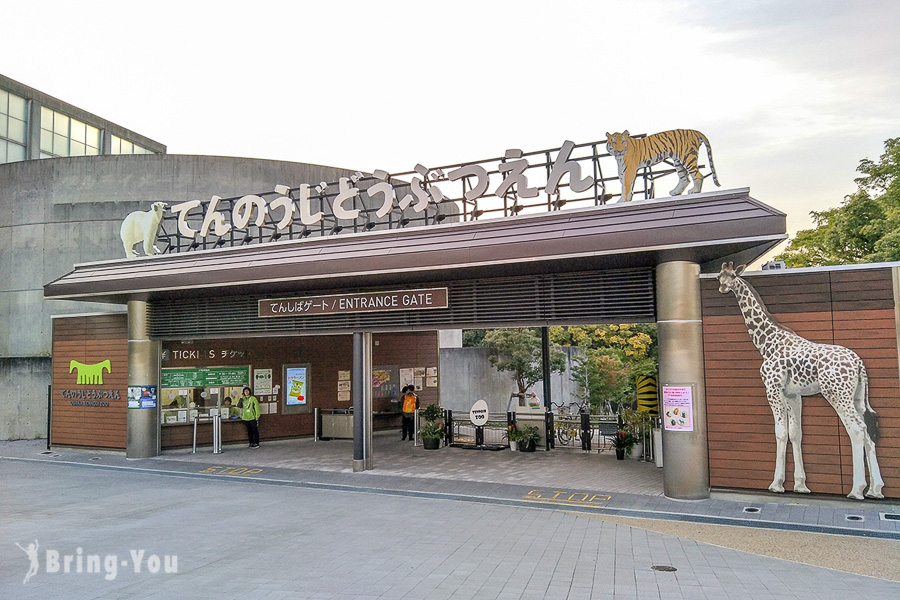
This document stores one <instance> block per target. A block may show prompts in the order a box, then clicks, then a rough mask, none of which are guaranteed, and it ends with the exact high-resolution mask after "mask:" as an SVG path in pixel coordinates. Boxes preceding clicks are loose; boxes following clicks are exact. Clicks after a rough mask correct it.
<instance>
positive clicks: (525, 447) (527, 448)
mask: <svg viewBox="0 0 900 600" xmlns="http://www.w3.org/2000/svg"><path fill="white" fill-rule="evenodd" d="M536 448H537V443H536V442H535V441H534V440H531V441H530V442H519V452H534V451H535V449H536Z"/></svg>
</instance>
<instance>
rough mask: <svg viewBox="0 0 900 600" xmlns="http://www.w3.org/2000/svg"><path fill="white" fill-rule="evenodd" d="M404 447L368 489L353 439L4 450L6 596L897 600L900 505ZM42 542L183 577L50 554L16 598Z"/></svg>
mask: <svg viewBox="0 0 900 600" xmlns="http://www.w3.org/2000/svg"><path fill="white" fill-rule="evenodd" d="M394 437H396V436H388V435H386V434H380V435H378V436H376V440H375V447H374V456H375V463H376V469H375V470H373V471H369V472H365V473H352V472H351V464H352V463H351V456H352V447H351V444H350V443H349V442H345V441H331V442H313V441H311V440H299V441H289V442H271V443H267V444H264V445H263V447H262V448H260V449H252V450H251V449H248V448H244V447H238V446H230V447H226V448H225V451H224V452H223V453H221V454H217V455H214V454H212V453H211V452H210V449H209V448H208V447H207V448H204V449H202V451H200V452H199V453H198V454H191V453H190V452H189V451H177V452H170V453H166V454H164V455H163V456H161V457H158V458H153V459H146V460H137V461H128V460H125V458H124V456H123V455H122V454H120V453H110V452H91V451H81V450H61V449H57V450H54V451H53V452H51V453H49V454H44V452H46V450H45V447H44V446H43V445H42V442H40V441H35V442H12V443H10V442H6V443H0V470H2V473H3V489H2V491H0V530H2V531H3V536H2V537H3V539H5V540H8V542H7V543H4V542H2V541H0V565H2V566H3V569H2V574H0V598H7V597H10V598H30V597H34V598H37V597H42V598H45V597H66V598H106V597H109V598H127V597H160V598H162V597H166V598H171V597H185V596H192V597H199V598H205V597H236V596H245V597H253V598H260V597H265V598H283V597H292V598H293V597H296V598H474V597H478V598H573V599H574V598H619V597H621V598H645V597H647V598H754V599H756V598H816V600H821V599H824V598H840V599H841V600H846V599H850V598H857V597H858V598H863V597H865V598H881V597H885V598H886V597H900V583H896V581H900V524H898V522H897V521H892V520H883V519H882V518H881V514H882V513H885V514H897V513H900V506H898V505H896V504H892V503H887V502H870V501H867V502H851V501H849V500H839V499H833V498H816V497H802V496H794V495H787V496H774V495H768V494H767V495H765V496H760V495H745V496H730V497H719V495H718V494H717V495H716V497H714V498H712V499H710V500H705V501H699V502H679V501H673V500H669V499H666V498H665V497H663V496H662V480H661V477H662V474H661V469H657V468H656V467H655V466H654V465H653V464H651V463H644V462H640V461H637V460H633V459H632V460H625V461H616V460H615V457H614V456H610V455H609V453H597V452H594V453H590V454H585V453H581V452H580V451H558V452H550V453H546V452H542V451H538V452H536V453H533V454H530V453H528V454H526V453H514V452H509V451H499V452H485V451H477V450H464V449H456V448H443V449H441V450H439V451H425V450H423V449H422V448H421V446H419V447H415V446H413V444H411V443H409V442H400V441H399V440H395V439H394ZM748 507H749V508H751V509H759V512H745V510H746V509H747V508H748ZM536 509H540V510H536ZM248 515H249V516H248ZM636 517H637V518H636ZM847 517H860V518H861V519H862V520H847ZM724 525H729V526H724ZM813 532H820V533H813ZM823 534H827V535H823ZM32 539H38V540H40V544H41V548H44V549H54V548H55V549H56V550H57V551H58V552H59V553H60V554H61V555H62V556H65V555H66V553H69V554H72V555H75V557H76V558H77V550H76V548H77V547H82V548H83V549H84V550H83V552H84V554H88V553H100V554H103V555H104V557H105V555H106V554H109V553H112V554H116V555H118V556H119V559H121V558H122V557H123V556H128V555H129V553H130V551H131V550H133V549H138V550H139V549H141V548H143V549H145V550H146V551H147V554H148V555H149V554H150V553H156V554H157V555H158V556H160V557H162V556H163V555H164V554H177V555H178V557H179V570H178V574H177V575H174V574H170V575H166V576H165V577H164V576H163V574H162V573H159V574H157V575H156V576H154V577H152V578H148V576H149V574H148V573H146V572H143V573H140V574H136V573H134V572H133V568H132V566H131V565H129V566H128V568H127V569H123V572H122V573H119V574H117V577H116V578H115V580H114V581H107V579H106V578H103V579H102V581H101V580H100V578H98V577H96V576H93V575H92V576H91V577H88V576H87V573H80V574H79V573H74V572H73V573H70V574H68V575H67V574H64V573H62V572H58V573H50V572H47V570H46V566H47V565H45V563H44V558H45V557H44V556H41V564H40V569H39V572H38V574H36V575H35V576H34V578H33V580H32V581H31V582H29V584H27V585H24V586H23V585H22V583H21V581H22V578H23V577H24V576H25V572H26V570H27V566H28V562H27V560H26V556H25V554H24V553H23V552H22V551H21V550H20V549H19V548H17V547H16V546H15V545H14V544H12V543H11V542H19V543H20V544H22V545H23V546H25V545H26V543H28V542H29V540H32ZM741 550H746V551H741ZM765 555H772V556H778V557H782V558H790V559H792V560H793V561H797V562H791V561H785V560H779V559H778V558H772V557H770V556H765ZM73 560H74V559H73ZM132 562H134V561H132ZM804 562H806V563H810V564H803V563H804ZM812 565H822V566H828V567H832V569H826V568H822V566H812ZM654 566H657V567H668V566H671V567H674V568H675V569H677V571H674V572H667V571H657V570H653V569H652V567H654ZM833 569H839V570H833ZM843 571H855V572H857V573H863V574H868V575H874V576H876V577H879V578H880V579H879V578H875V577H863V576H860V575H854V574H850V573H847V572H843ZM79 575H80V576H81V577H79ZM890 580H893V581H890ZM148 584H149V585H150V587H149V588H148V587H147V585H148ZM147 590H151V593H147ZM7 592H9V594H7ZM153 594H156V595H153Z"/></svg>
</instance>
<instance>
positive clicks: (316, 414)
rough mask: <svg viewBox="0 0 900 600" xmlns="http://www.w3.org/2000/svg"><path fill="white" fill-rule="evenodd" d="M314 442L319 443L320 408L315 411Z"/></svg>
mask: <svg viewBox="0 0 900 600" xmlns="http://www.w3.org/2000/svg"><path fill="white" fill-rule="evenodd" d="M313 441H314V442H318V441H319V408H318V407H316V408H314V409H313Z"/></svg>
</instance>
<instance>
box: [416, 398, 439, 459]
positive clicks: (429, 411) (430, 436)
mask: <svg viewBox="0 0 900 600" xmlns="http://www.w3.org/2000/svg"><path fill="white" fill-rule="evenodd" d="M419 414H421V415H422V418H423V419H425V425H423V426H422V427H421V428H420V429H419V436H420V437H421V438H422V445H423V446H424V447H425V449H426V450H437V449H438V448H440V447H441V438H443V437H444V424H443V423H441V422H440V421H439V420H438V419H440V418H441V416H442V415H443V412H442V411H441V407H440V406H438V405H437V404H429V405H428V406H426V407H425V408H423V409H422V410H421V411H419Z"/></svg>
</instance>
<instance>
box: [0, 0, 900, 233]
mask: <svg viewBox="0 0 900 600" xmlns="http://www.w3.org/2000/svg"><path fill="white" fill-rule="evenodd" d="M0 14H2V16H3V22H2V24H0V40H2V46H3V52H2V53H0V73H3V74H4V75H6V76H7V77H10V78H12V79H15V80H17V81H19V82H21V83H24V84H25V85H28V86H31V87H33V88H36V89H38V90H41V91H42V92H45V93H47V94H50V95H52V96H55V97H57V98H60V99H61V100H64V101H66V102H68V103H70V104H74V105H76V106H78V107H79V108H82V109H84V110H87V111H89V112H92V113H94V114H96V115H98V116H100V117H103V118H105V119H108V120H110V121H113V122H115V123H117V124H119V125H121V126H123V127H126V128H128V129H131V130H132V131H136V132H138V133H141V134H143V135H145V136H147V137H149V138H151V139H154V140H156V141H158V142H161V143H163V144H165V145H166V146H167V147H168V152H169V153H170V154H202V155H217V156H241V157H251V158H266V159H276V160H287V161H296V162H305V163H314V164H320V165H328V166H335V167H343V168H347V169H358V170H361V171H365V172H372V171H373V170H375V169H384V170H386V171H388V172H395V173H396V172H403V171H410V170H412V169H413V168H414V166H415V165H416V164H418V163H421V164H424V165H429V166H437V165H446V164H453V163H460V162H469V161H476V160H481V159H486V158H490V157H495V156H500V155H502V154H503V152H504V151H505V150H506V149H508V148H520V149H523V150H524V151H526V152H528V151H532V150H542V149H546V148H556V147H559V146H560V145H561V144H562V142H563V141H564V140H572V141H574V142H576V143H583V142H591V141H598V140H605V139H606V132H617V131H622V130H625V129H627V130H629V131H630V132H631V133H648V134H650V133H655V132H658V131H664V130H668V129H675V128H690V129H697V130H700V131H702V132H703V133H705V134H706V136H707V137H708V138H709V140H710V143H711V144H712V147H713V157H714V162H715V166H716V171H717V173H718V176H719V180H720V182H721V183H722V186H723V189H727V188H739V187H749V188H750V193H751V195H752V196H753V197H754V198H756V199H757V200H760V201H762V202H764V203H766V204H768V205H770V206H772V207H774V208H777V209H779V210H781V211H783V212H785V213H786V214H787V215H788V220H787V223H788V231H789V233H791V234H794V233H795V232H796V231H797V230H799V229H806V228H809V227H812V226H813V221H812V219H811V218H810V215H809V213H810V211H821V210H825V209H828V208H833V207H835V206H838V205H839V204H840V203H841V201H842V200H843V198H844V197H845V196H846V195H847V194H850V193H852V192H853V191H855V189H856V185H855V183H854V181H853V180H854V178H855V177H857V176H858V173H857V172H856V167H857V165H858V164H859V161H860V160H861V159H863V158H871V159H873V160H876V159H877V158H878V157H879V156H880V155H881V154H882V152H883V150H884V141H885V140H886V139H888V138H891V137H897V136H900V34H898V32H900V9H898V7H897V5H896V2H895V0H871V1H854V0H849V1H835V0H773V1H735V0H721V1H720V0H703V1H693V0H669V1H666V0H630V1H628V2H622V1H621V0H619V1H606V0H591V1H577V0H555V1H553V2H547V1H546V0H544V1H542V2H533V1H531V0H516V1H505V0H502V1H490V0H481V1H477V2H476V1H470V0H454V1H453V2H421V1H415V2H412V1H411V2H407V1H399V0H398V1H393V0H383V1H381V2H364V1H363V2H357V1H346V2H342V1H340V0H331V1H330V2H302V1H293V2H287V1H283V2H273V1H269V0H255V1H254V2H251V3H231V2H221V1H218V2H205V1H192V0H181V1H180V2H172V1H169V0H161V1H158V2H152V3H151V2H147V3H133V2H121V1H116V2H105V1H104V2H101V1H96V0H81V1H80V2H71V1H66V2H59V1H57V0H48V1H45V2H40V3H37V2H14V3H8V4H7V5H6V6H4V8H3V9H2V11H0ZM661 185H663V186H664V189H665V190H668V189H670V187H669V185H670V184H669V182H668V181H664V182H663V183H662V184H661ZM671 186H672V187H674V181H673V182H672V183H671ZM711 189H715V188H714V186H713V184H712V181H711V180H707V182H706V184H705V186H704V191H710V190H711ZM657 195H658V196H659V195H660V194H657Z"/></svg>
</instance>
